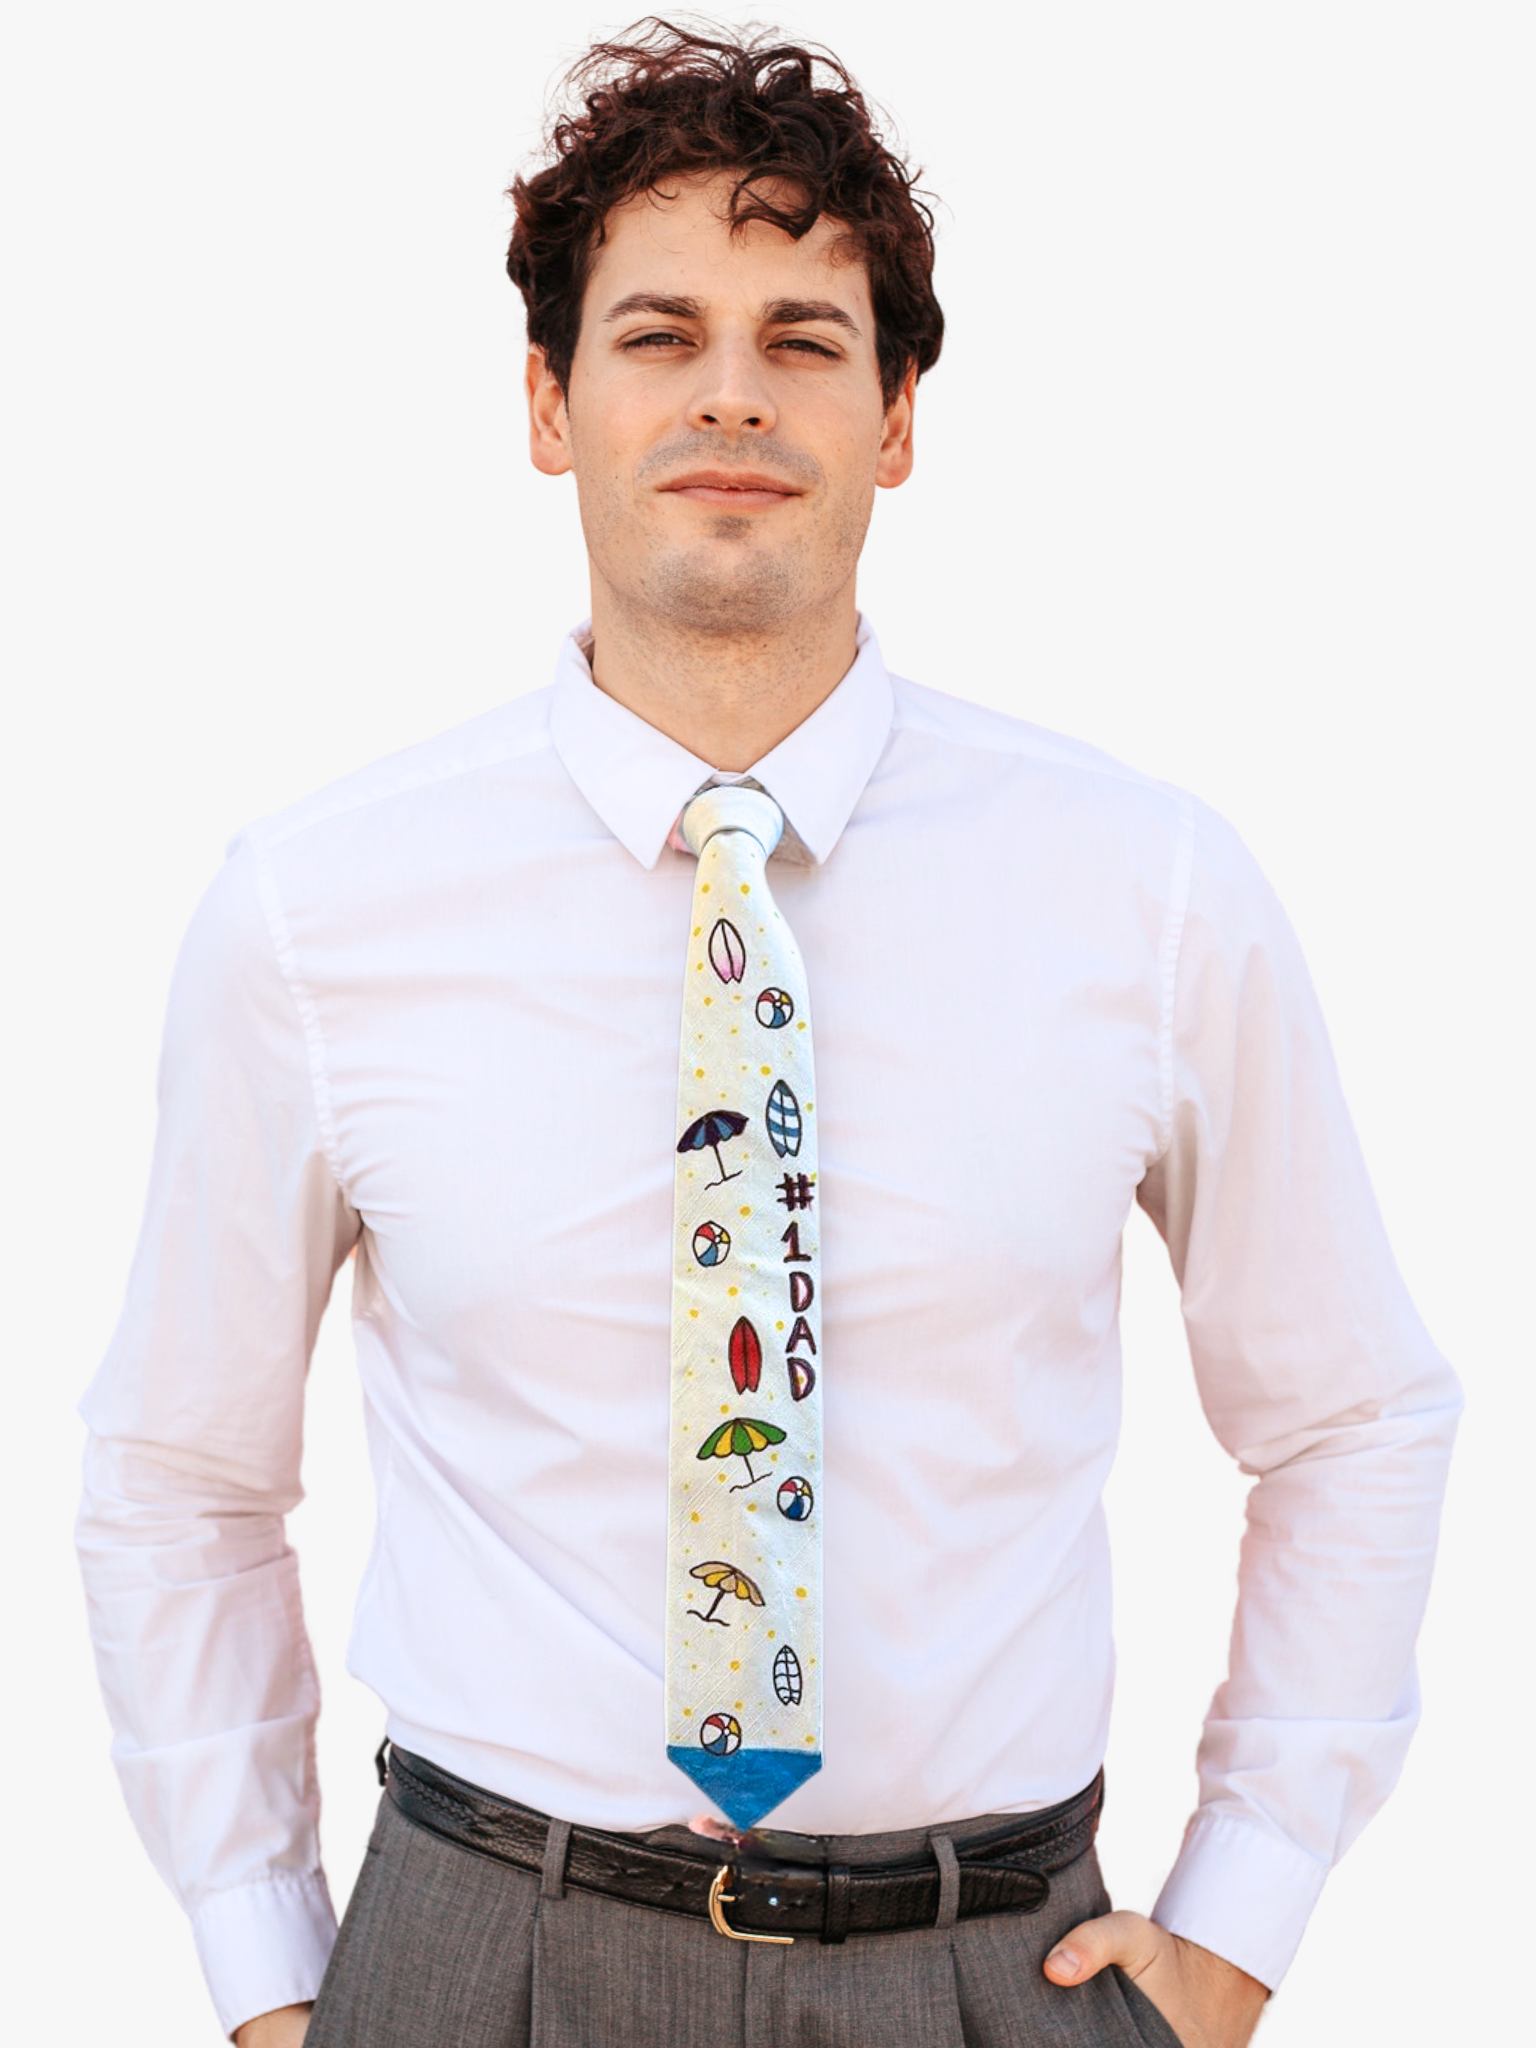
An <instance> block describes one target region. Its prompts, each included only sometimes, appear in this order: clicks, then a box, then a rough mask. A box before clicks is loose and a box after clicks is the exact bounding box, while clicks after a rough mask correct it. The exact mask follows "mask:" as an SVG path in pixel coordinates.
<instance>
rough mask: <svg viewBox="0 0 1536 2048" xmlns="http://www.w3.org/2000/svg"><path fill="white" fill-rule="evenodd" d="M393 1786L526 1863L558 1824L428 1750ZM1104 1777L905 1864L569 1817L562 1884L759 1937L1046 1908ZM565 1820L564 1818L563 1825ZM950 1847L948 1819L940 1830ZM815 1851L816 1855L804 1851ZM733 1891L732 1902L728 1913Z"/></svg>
mask: <svg viewBox="0 0 1536 2048" xmlns="http://www.w3.org/2000/svg"><path fill="white" fill-rule="evenodd" d="M386 1782H387V1785H388V1790H389V1796H390V1798H391V1799H392V1800H393V1801H394V1803H395V1805H396V1806H397V1807H398V1808H399V1809H400V1811H401V1813H403V1814H404V1815H405V1817H406V1819H407V1820H410V1821H414V1822H415V1823H416V1825H417V1826H418V1827H422V1828H426V1829H428V1830H429V1831H430V1832H431V1833H432V1834H434V1835H441V1836H443V1837H444V1838H445V1839H446V1840H447V1841H450V1842H457V1843H458V1844H459V1845H460V1847H462V1848H465V1849H473V1850H476V1851H478V1852H479V1854H481V1855H482V1856H494V1857H496V1858H497V1859H498V1861H500V1862H502V1863H511V1864H514V1865H515V1866H516V1867H517V1868H518V1869H519V1870H532V1871H542V1870H543V1868H544V1860H545V1850H546V1846H547V1844H548V1841H549V1834H550V1823H549V1821H548V1820H547V1819H546V1818H545V1817H544V1816H543V1815H542V1814H536V1813H534V1812H533V1811H531V1809H529V1808H528V1807H523V1806H516V1805H513V1804H512V1803H511V1802H510V1801H508V1800H505V1799H497V1798H495V1797H493V1796H492V1794H490V1793H489V1792H482V1791H481V1790H480V1788H479V1787H478V1786H476V1785H470V1784H467V1783H466V1782H465V1780H464V1779H462V1778H456V1777H454V1775H453V1773H452V1772H451V1771H444V1770H441V1769H439V1767H438V1766H437V1765H436V1764H432V1763H428V1762H427V1761H426V1759H425V1758H424V1757H419V1756H412V1755H411V1754H410V1752H409V1751H408V1750H403V1749H399V1748H396V1747H394V1746H393V1745H391V1747H390V1749H389V1770H388V1777H387V1781H386ZM1103 1798H1104V1777H1103V1773H1102V1772H1100V1774H1099V1776H1098V1777H1096V1778H1095V1779H1094V1781H1093V1783H1092V1784H1091V1785H1089V1786H1087V1787H1086V1788H1085V1789H1084V1790H1083V1791H1082V1792H1079V1793H1078V1794H1077V1796H1076V1798H1074V1799H1068V1800H1065V1801H1064V1802H1063V1803H1062V1804H1061V1805H1060V1806H1052V1807H1047V1808H1045V1809H1044V1810H1043V1811H1040V1812H1036V1813H1030V1814H1021V1815H1019V1816H1018V1817H1017V1818H1016V1819H1014V1820H1011V1821H1010V1822H1009V1823H1008V1825H1007V1826H1006V1828H1004V1827H999V1828H998V1829H997V1830H996V1831H995V1832H993V1833H990V1834H989V1835H988V1836H987V1837H986V1838H985V1839H983V1840H976V1841H968V1842H966V1843H964V1844H963V1845H962V1846H961V1847H960V1848H959V1849H958V1850H957V1851H954V1852H953V1863H952V1865H951V1868H950V1869H949V1871H948V1873H947V1874H946V1870H945V1868H944V1861H945V1858H944V1853H943V1851H939V1852H929V1853H925V1854H923V1855H922V1856H918V1857H913V1858H912V1859H911V1860H909V1861H902V1862H899V1863H889V1864H877V1865H861V1866H858V1867H855V1868H851V1869H850V1868H849V1866H848V1865H846V1864H835V1863H831V1864H829V1863H827V1862H826V1861H825V1860H824V1859H823V1858H822V1856H821V1855H820V1853H819V1845H818V1844H817V1843H816V1841H815V1839H814V1838H813V1837H810V1836H803V1835H802V1836H796V1835H781V1834H776V1833H774V1832H772V1831H770V1830H766V1829H761V1828H759V1829H757V1830H755V1831H754V1832H753V1833H752V1834H750V1835H748V1836H746V1837H744V1838H743V1840H742V1842H741V1844H740V1845H739V1847H736V1848H734V1849H733V1848H732V1847H731V1846H730V1845H729V1844H725V1843H711V1842H709V1841H708V1840H707V1838H705V1837H704V1836H700V1837H699V1848H698V1852H697V1854H689V1853H686V1852H684V1851H682V1850H679V1849H672V1848H666V1849H661V1848H653V1847H652V1846H651V1845H650V1844H649V1843H648V1842H647V1841H646V1840H645V1839H644V1838H643V1837H640V1836H637V1835H618V1834H607V1833H604V1832H602V1831H601V1830H599V1829H597V1828H579V1827H572V1828H571V1829H570V1831H569V1842H568V1844H567V1848H566V1855H565V1866H564V1871H563V1873H562V1881H563V1882H564V1883H565V1884H570V1885H577V1886H579V1887H581V1888H582V1889H584V1890H587V1891H594V1892H604V1893H606V1894H607V1895H608V1896H609V1897H611V1898H617V1899H626V1900H628V1901H629V1903H630V1904H631V1905H638V1906H652V1907H656V1908H658V1909H659V1910H660V1911H662V1912H664V1913H689V1914H693V1915H696V1916H697V1917H699V1918H701V1919H709V1920H712V1921H713V1922H714V1924H715V1926H716V1927H718V1928H719V1929H720V1931H721V1933H722V1934H732V1935H744V1936H745V1937H746V1938H748V1939H754V1938H755V1939H759V1940H761V1939H762V1938H763V1937H764V1936H767V1937H768V1938H770V1939H772V1938H774V1937H777V1938H778V1939H780V1940H783V1939H785V1938H786V1937H788V1938H790V1939H793V1937H794V1936H796V1935H812V1936H815V1937H816V1938H818V1939H819V1940H821V1941H833V1942H835V1941H842V1940H844V1939H845V1938H846V1936H848V1935H850V1934H887V1933H895V1932H896V1931H897V1930H899V1929H901V1928H909V1927H932V1926H934V1925H936V1924H938V1922H939V1917H940V1909H941V1906H942V1905H943V1904H944V1902H945V1901H944V1893H945V1890H946V1886H947V1889H948V1891H949V1906H950V1911H949V1913H948V1914H947V1915H946V1916H945V1918H946V1921H947V1920H948V1919H951V1918H953V1919H960V1920H971V1919H975V1918H977V1917H979V1916H980V1915H983V1914H988V1913H1035V1912H1038V1911H1039V1909H1040V1907H1041V1906H1043V1905H1044V1904H1045V1902H1046V1900H1047V1898H1048V1897H1049V1896H1050V1889H1051V1887H1050V1874H1051V1873H1052V1872H1053V1871H1057V1870H1064V1869H1065V1868H1066V1866H1067V1865H1068V1864H1069V1863H1075V1862H1076V1861H1077V1859H1078V1857H1079V1856H1081V1855H1082V1854H1083V1853H1084V1851H1085V1850H1087V1849H1088V1848H1089V1846H1090V1845H1091V1843H1092V1841H1093V1838H1094V1835H1095V1833H1096V1832H1097V1830H1098V1825H1099V1811H1100V1808H1101V1806H1102V1804H1103ZM556 1826H558V1827H562V1828H563V1826H564V1823H560V1822H557V1823H556ZM933 1835H934V1836H935V1837H938V1838H939V1839H940V1840H941V1842H943V1844H944V1849H945V1850H947V1849H948V1847H949V1845H948V1843H947V1839H946V1838H945V1837H944V1831H943V1829H942V1828H935V1829H934V1830H933ZM812 1855H814V1856H815V1859H816V1860H814V1861H808V1860H806V1859H807V1857H808V1856H812ZM722 1901H725V1902H728V1903H729V1904H730V1908H731V1911H730V1917H729V1920H726V1919H725V1918H724V1917H723V1906H722V1903H721V1902H722Z"/></svg>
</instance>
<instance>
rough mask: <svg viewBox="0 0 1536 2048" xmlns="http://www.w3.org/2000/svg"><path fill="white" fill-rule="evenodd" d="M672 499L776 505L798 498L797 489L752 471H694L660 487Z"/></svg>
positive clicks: (714, 503) (779, 479)
mask: <svg viewBox="0 0 1536 2048" xmlns="http://www.w3.org/2000/svg"><path fill="white" fill-rule="evenodd" d="M661 489H662V490H663V491H665V492H667V493H668V494H669V495H671V496H674V497H685V498H694V499H697V500H699V501H700V502H701V503H704V504H710V505H736V506H739V507H741V508H743V509H745V508H746V507H747V506H750V505H778V504H782V503H783V502H784V500H785V499H786V498H798V497H799V496H800V495H801V492H800V488H799V486H798V485H796V484H789V483H785V482H784V481H783V479H782V478H780V477H776V476H768V475H766V474H764V473H763V472H762V471H761V470H752V469H696V470H691V471H690V472H689V473H688V475H686V476H680V477H676V478H674V479H673V481H672V482H671V483H668V484H663V485H662V486H661Z"/></svg>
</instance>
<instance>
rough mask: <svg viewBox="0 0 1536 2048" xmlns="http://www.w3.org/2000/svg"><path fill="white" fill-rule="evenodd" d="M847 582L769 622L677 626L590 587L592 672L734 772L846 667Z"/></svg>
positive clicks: (772, 743) (789, 726) (768, 746)
mask: <svg viewBox="0 0 1536 2048" xmlns="http://www.w3.org/2000/svg"><path fill="white" fill-rule="evenodd" d="M857 632H858V614H857V612H856V610H855V607H854V599H853V588H852V585H851V584H850V585H849V587H848V588H847V589H846V590H844V591H840V592H838V593H837V594H836V596H835V597H834V598H832V599H831V600H830V601H829V602H828V604H827V606H826V607H825V608H824V609H823V610H818V611H808V612H802V613H797V614H796V615H795V617H794V618H793V619H792V620H790V621H788V622H786V624H785V625H784V626H783V627H782V628H781V629H777V630H767V629H753V630H752V631H750V632H746V633H742V634H739V635H738V634H732V633H722V632H719V631H709V630H706V629H701V628H698V627H689V626H688V625H686V624H679V623H678V621H677V620H675V619H669V618H664V617H660V616H658V615H657V614H656V613H654V612H638V611H636V610H635V609H634V608H632V607H630V606H628V605H626V604H623V603H621V602H619V601H617V600H616V598H615V595H614V593H613V592H611V591H609V590H607V589H605V588H604V587H602V586H601V585H600V583H599V580H598V578H596V577H595V576H594V578H593V589H592V678H593V681H594V682H595V683H596V684H597V687H598V688H599V689H600V690H601V691H602V692H603V693H604V695H605V696H609V697H612V698H613V699H614V700H615V701H616V702H617V703H620V704H622V705H623V706H624V708H625V709H626V710H627V711H633V712H634V714H635V716H636V717H637V718H643V719H644V720H645V722H646V724H647V725H653V726H655V728H656V729H657V731H658V732H664V733H665V734H666V735H667V737H668V739H673V740H676V741H677V743H678V745H679V746H683V747H686V748H687V749H688V751H689V753H690V754H697V755H698V757H699V759H700V760H701V761H707V762H708V763H709V765H710V767H711V768H719V769H722V770H725V771H727V772H729V773H731V774H741V773H742V772H744V771H745V770H746V769H748V768H750V767H752V766H753V765H754V763H756V762H758V761H760V760H761V759H762V758H763V756H764V755H765V754H767V753H771V752H772V750H773V749H774V748H775V747H776V746H777V745H778V744H779V742H780V740H782V739H785V738H787V737H788V735H789V734H790V733H792V732H793V731H794V729H795V727H796V726H797V725H801V724H803V723H804V722H805V720H806V719H807V718H809V717H810V715H811V713H812V712H813V711H814V710H815V709H816V707H817V705H818V704H821V703H823V702H825V700H826V699H827V698H828V697H830V696H831V694H832V692H833V691H834V690H835V689H836V688H837V686H838V684H839V683H840V682H841V681H842V679H843V677H844V676H845V675H846V674H847V673H848V671H849V669H850V668H851V667H852V666H853V658H854V654H855V652H856V640H857Z"/></svg>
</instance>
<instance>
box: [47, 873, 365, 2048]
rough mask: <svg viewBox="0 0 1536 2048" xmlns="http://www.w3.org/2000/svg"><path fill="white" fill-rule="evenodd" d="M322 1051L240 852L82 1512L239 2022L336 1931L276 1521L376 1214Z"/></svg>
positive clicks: (121, 1712) (124, 1776) (175, 1874)
mask: <svg viewBox="0 0 1536 2048" xmlns="http://www.w3.org/2000/svg"><path fill="white" fill-rule="evenodd" d="M266 901H267V902H268V903H270V901H271V899H270V897H269V896H268V897H267V898H266ZM310 1054H311V1047H310V1042H309V1037H308V1034H307V1031H306V1023H305V1017H304V1015H303V1014H302V1013H301V1010H300V1008H299V1004H298V1001H297V999H296V993H295V991H294V989H292V988H290V986H289V985H288V983H287V981H286V980H285V978H284V975H283V973H282V971H281V968H280V965H279V959H278V954H277V949H276V943H275V939H274V930H273V925H272V922H271V921H270V920H269V917H268V915H267V912H266V909H265V908H264V890H263V874H262V866H261V857H260V854H259V851H258V850H257V849H255V848H253V846H252V845H251V844H250V843H249V842H243V843H240V844H237V846H236V848H235V850H234V851H233V853H232V855H231V858H230V860H229V861H228V862H227V864H226V866H225V867H224V869H223V871H222V873H221V874H220V875H219V877H218V878H217V880H216V881H215V882H214V885H213V887H212V888H211V889H210V891H209V893H208V895H207V896H206V897H205V899H204V901H203V903H202V905H201V906H200V908H199V909H198V911H197V913H196V916H195V917H194V919H193V922H192V925H191V928H190V930H189V932H188V934H187V938H186V940H185V943H184V945H183V948H182V952H181V956H180V959H179V961H178V964H177V969H176V974H175V980H174V984H173V988H172V993H171V1000H170V1007H169V1012H168V1016H167V1021H166V1030H165V1042H164V1051H163V1056H162V1062H161V1071H160V1104H159V1109H160V1113H159V1125H158V1132H157V1137H156V1144H155V1155H154V1164H153V1169H152V1174H151V1180H150V1188H149V1197H148V1202H147V1205H146V1210H145V1216H144V1222H143V1228H142V1232H141V1235H140V1239H139V1244H138V1249H137V1251H136V1253H135V1256H134V1261H133V1267H132V1272H131V1275H130V1278H129V1283H128V1291H127V1298H126V1301H125V1304H124V1307H123V1312H122V1317H121V1320H120V1321H119V1323H118V1326H117V1330H116V1332H115V1334H114V1336H113V1339H112V1343H111V1347H110V1349H109V1351H108V1353H107V1356H106V1359H105V1361H104V1363H103V1365H102V1367H101V1369H100V1371H99V1373H98V1375H97V1377H96V1379H95V1381H94V1383H93V1385H92V1386H91V1389H90V1391H89V1393H88V1394H87V1396H86V1399H85V1401H84V1403H83V1413H84V1416H85V1419H86V1422H87V1424H88V1426H89V1431H90V1435H89V1440H88V1444H87V1450H86V1464H85V1490H84V1499H83V1502H82V1506H81V1512H80V1520H79V1525H78V1541H79V1549H80V1557H81V1562H82V1568H83V1571H84V1576H85V1586H86V1598H87V1607H88V1611H89V1617H90V1627H91V1635H92V1641H93V1643H94V1646H95V1652H96V1660H97V1668H98V1670H99V1673H100V1677H101V1684H102V1690H103V1692H104V1694H105V1696H106V1701H107V1707H108V1711H109V1713H110V1716H111V1720H112V1725H113V1729H114V1732H115V1741H114V1746H113V1754H114V1758H115V1761H116V1764H117V1769H118V1772H119V1775H120V1777H121V1780H122V1784H123V1789H124V1792H125V1794H126V1796H127V1800H128V1806H129V1809H130V1812H131V1814H132V1816H133V1820H134V1823H135V1825H136V1826H137V1828H138V1830H139V1833H140V1834H141V1836H142V1837H143V1839H144V1842H145V1844H146V1846H147V1848H148V1849H149V1852H150V1855H151V1856H152V1857H153V1859H154V1862H155V1865H156V1867H157V1868H158V1869H159V1871H160V1873H161V1875H162V1876H163V1877H164V1878H165V1880H166V1881H167V1883H168V1884H169V1885H170V1886H171V1888H172V1890H173V1891H174V1892H175V1893H176V1894H177V1896H178V1897H179V1898H180V1899H181V1901H182V1903H183V1905H184V1906H185V1907H186V1909H187V1911H188V1912H189V1914H190V1916H191V1920H192V1926H193V1931H194V1934H195V1937H196V1940H197V1945H198V1950H199V1954H200V1956H201V1959H202V1963H203V1967H204V1970H205V1972H206V1974H207V1977H208V1982H209V1986H210V1988H211V1990H212V1992H213V1997H214V2002H215V2004H216V2006H217V2008H218V2012H219V2017H220V2020H221V2021H222V2023H223V2025H224V2027H225V2029H226V2031H231V2032H232V2031H233V2029H234V2028H235V2027H236V2026H237V2025H239V2024H240V2023H241V2022H242V2021H244V2020H247V2019H250V2018H253V2017H254V2016H255V2015H256V2014H257V2013H259V2012H265V2011H269V2010H271V2009H272V2008H274V2007H276V2006H281V2005H287V2004H291V2003H295V2002H298V2001H300V2000H303V1999H308V1998H312V1997H313V1996H314V1995H315V1992H316V1990H317V1988H318V1986H319V1982H320V1977H321V1974H322V1973H323V1971H324V1968H325V1963H326V1959H327V1957H328V1955H329V1952H330V1948H331V1945H332V1942H333V1941H334V1938H335V1928H336V1921H335V1915H334V1913H333V1911H332V1907H331V1902H330V1898H329V1895H328V1893H327V1890H326V1885H325V1879H324V1876H323V1874H322V1872H321V1869H320V1860H319V1844H318V1834H317V1822H318V1812H319V1800H318V1795H317V1791H316V1785H315V1764H314V1724H315V1716H316V1713H317V1710H318V1705H319V1697H318V1690H317V1686H316V1681H315V1673H314V1666H313V1662H312V1660H311V1656H310V1650H309V1643H308V1640H307V1638H306V1635H305V1632H304V1621H303V1614H302V1611H301V1607H300V1601H299V1585H298V1574H297V1563H296V1560H295V1558H294V1555H293V1552H292V1551H291V1550H290V1549H289V1548H288V1546H287V1544H286V1542H285V1540H284V1533H283V1517H284V1515H285V1514H286V1512H287V1511H288V1509H290V1508H291V1507H293V1506H294V1504H295V1503H296V1502H297V1501H298V1500H299V1498H300V1496H301V1488H300V1484H299V1462H300V1449H301V1435H302V1419H303V1398H304V1381H305V1374H306V1371H307V1367H308V1362H309V1357H310V1353H311V1350H312V1348H313V1346H314V1341H315V1334H316V1331H317V1329H318V1327H319V1322H320V1315H321V1311H322V1310H323V1309H324V1307H325V1303H326V1300H327V1297H328V1295H329V1293H330V1288H331V1283H332V1280H333V1278H334V1275H335V1273H336V1270H337V1267H338V1266H339V1264H340V1263H341V1261H342V1260H343V1259H344V1258H345V1257H346V1254H347V1252H348V1250H349V1248H350V1247H351V1245H352V1244H353V1242H354V1241H355V1239H356V1236H357V1232H358V1218H357V1215H356V1213H355V1212H354V1211H353V1210H352V1209H351V1207H350V1206H349V1205H348V1203H347V1201H346V1200H345V1198H344V1196H343V1194H342V1193H341V1191H340V1188H339V1186H338V1183H337V1179H336V1176H335V1174H334V1173H333V1171H332V1168H331V1165H330V1163H329V1161H328V1159H327V1156H326V1151H327V1148H326V1145H325V1143H324V1140H323V1137H322V1131H321V1124H320V1117H319V1113H318V1108H317V1101H318V1098H317V1092H316V1086H315V1078H316V1073H317V1072H318V1069H315V1070H312V1067H311V1057H310Z"/></svg>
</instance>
